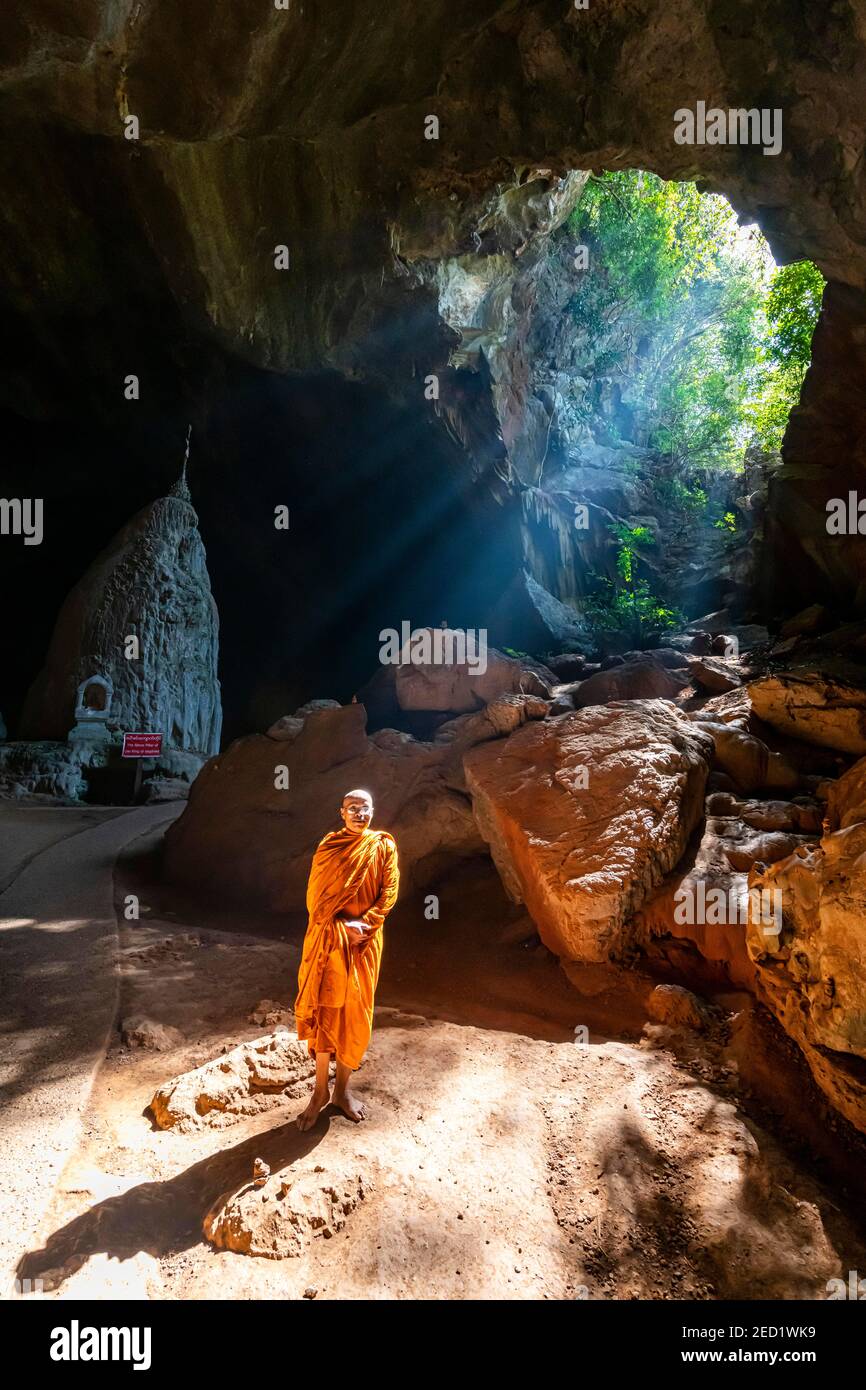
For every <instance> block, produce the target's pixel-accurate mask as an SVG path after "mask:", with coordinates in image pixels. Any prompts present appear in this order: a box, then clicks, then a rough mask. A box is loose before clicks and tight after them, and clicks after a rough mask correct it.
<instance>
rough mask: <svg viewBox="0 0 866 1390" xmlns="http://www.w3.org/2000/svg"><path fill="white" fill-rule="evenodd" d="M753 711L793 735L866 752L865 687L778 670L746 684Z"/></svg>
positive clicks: (813, 674) (847, 750) (819, 675)
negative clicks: (776, 672) (775, 673)
mask: <svg viewBox="0 0 866 1390" xmlns="http://www.w3.org/2000/svg"><path fill="white" fill-rule="evenodd" d="M749 696H750V698H751V701H752V708H753V709H754V711H755V713H756V714H757V715H758V716H759V717H760V718H761V719H763V720H764V722H765V723H766V724H769V725H771V726H772V728H774V729H778V730H779V731H780V732H781V733H783V734H789V735H790V736H791V737H792V738H799V739H804V740H805V741H806V742H807V743H817V744H820V745H821V747H823V748H834V749H836V750H837V751H838V752H840V753H856V754H858V755H861V754H863V753H866V690H863V689H861V688H860V687H858V686H855V685H851V684H849V683H848V682H846V681H842V680H837V679H835V678H834V677H832V676H828V675H824V674H822V673H821V672H818V671H814V672H797V673H791V672H783V673H780V674H778V675H772V676H765V677H764V678H763V680H758V681H753V682H752V684H751V685H750V686H749Z"/></svg>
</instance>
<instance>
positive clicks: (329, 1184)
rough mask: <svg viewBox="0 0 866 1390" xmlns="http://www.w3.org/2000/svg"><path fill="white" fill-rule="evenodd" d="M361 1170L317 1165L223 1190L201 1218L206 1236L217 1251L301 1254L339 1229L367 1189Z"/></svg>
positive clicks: (274, 1256) (272, 1255)
mask: <svg viewBox="0 0 866 1390" xmlns="http://www.w3.org/2000/svg"><path fill="white" fill-rule="evenodd" d="M370 1189H371V1182H370V1178H369V1177H368V1176H365V1175H363V1174H361V1173H357V1172H352V1173H328V1172H325V1171H324V1170H323V1169H322V1168H321V1166H320V1165H317V1166H316V1167H315V1168H312V1169H307V1170H305V1171H301V1172H299V1173H298V1172H295V1171H294V1170H290V1176H288V1177H284V1176H281V1175H280V1174H279V1173H276V1174H272V1175H271V1176H269V1177H268V1178H267V1180H266V1181H265V1182H264V1183H263V1184H257V1183H256V1182H255V1181H254V1182H250V1183H247V1184H245V1185H244V1186H243V1187H242V1188H241V1189H240V1191H237V1192H227V1193H224V1194H223V1195H222V1196H221V1197H220V1198H219V1199H218V1200H217V1201H216V1202H215V1203H214V1205H213V1206H212V1207H211V1209H210V1211H209V1212H208V1214H207V1216H206V1217H205V1219H204V1224H203V1229H204V1234H205V1236H206V1238H207V1239H208V1240H209V1241H210V1242H211V1244H212V1245H215V1246H216V1247H217V1249H219V1250H234V1251H236V1252H237V1253H238V1254H241V1255H258V1256H260V1257H262V1258H264V1259H268V1260H282V1259H286V1258H290V1257H292V1256H296V1255H300V1254H301V1253H302V1251H303V1250H304V1249H305V1248H306V1247H307V1246H308V1245H309V1244H310V1243H311V1241H312V1240H313V1239H314V1238H315V1237H317V1236H321V1237H324V1238H325V1239H327V1238H329V1237H331V1236H334V1235H336V1233H337V1232H338V1231H342V1230H343V1228H344V1226H345V1225H346V1219H347V1218H348V1217H349V1216H350V1215H351V1213H352V1212H353V1211H354V1210H355V1208H356V1207H357V1206H358V1205H359V1204H360V1203H361V1202H363V1200H364V1198H365V1197H366V1196H367V1195H368V1194H369V1192H370Z"/></svg>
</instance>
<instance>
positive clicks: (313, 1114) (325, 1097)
mask: <svg viewBox="0 0 866 1390" xmlns="http://www.w3.org/2000/svg"><path fill="white" fill-rule="evenodd" d="M330 1099H331V1093H330V1091H314V1092H313V1094H312V1095H311V1097H310V1103H309V1105H308V1106H307V1108H306V1110H304V1111H302V1112H301V1114H300V1115H299V1116H298V1129H312V1127H313V1125H314V1124H315V1123H316V1120H317V1119H318V1118H319V1115H320V1114H321V1113H322V1111H323V1110H324V1108H325V1106H326V1105H327V1104H328V1101H329V1100H330Z"/></svg>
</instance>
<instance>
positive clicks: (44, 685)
mask: <svg viewBox="0 0 866 1390" xmlns="http://www.w3.org/2000/svg"><path fill="white" fill-rule="evenodd" d="M178 486H179V485H178ZM188 497H189V494H188V493H186V494H185V495H184V490H178V491H177V492H176V493H175V495H171V496H168V497H160V498H158V499H157V501H155V502H152V503H151V504H150V505H149V506H147V507H145V508H144V509H143V510H142V511H141V512H139V513H138V515H137V516H135V517H133V518H132V520H131V521H129V522H128V523H127V524H126V526H124V527H123V528H122V529H121V530H120V531H119V532H118V534H117V535H116V536H115V537H114V539H113V540H112V541H111V543H110V544H109V546H108V547H107V549H106V550H104V551H103V552H102V554H101V555H100V556H99V557H98V558H97V559H96V560H95V561H94V562H93V564H92V565H91V566H90V568H89V569H88V570H87V572H86V574H85V575H84V576H83V578H82V579H80V580H79V582H78V583H77V584H76V585H75V587H74V588H73V589H72V591H71V593H70V594H69V596H68V597H67V599H66V601H65V603H64V604H63V606H62V608H61V610H60V614H59V616H58V618H57V623H56V625H55V628H54V633H53V636H52V638H51V644H50V646H49V649H48V657H47V660H46V663H45V666H44V668H43V670H42V672H41V673H40V675H39V676H38V677H37V678H36V681H35V682H34V684H33V685H32V686H31V688H30V691H29V693H28V696H27V700H26V702H25V706H24V710H23V713H22V716H21V724H20V730H21V734H22V737H23V738H31V739H62V738H65V737H66V735H67V733H68V731H69V729H70V727H71V725H72V722H73V718H72V716H73V707H74V702H75V697H76V691H77V689H78V687H79V684H80V682H81V681H83V680H85V679H86V678H87V677H89V676H93V675H102V676H106V677H109V678H110V679H111V680H112V681H113V684H114V694H113V699H112V706H111V716H110V720H109V727H113V728H114V729H116V730H118V731H147V732H153V733H162V735H163V743H164V746H165V747H166V748H177V749H186V750H189V751H191V752H195V753H198V754H201V755H204V756H208V755H210V754H211V753H215V752H216V750H217V748H218V747H219V739H220V728H221V723H222V709H221V703H220V686H219V681H218V679H217V645H218V631H219V623H218V618H217V611H216V604H215V603H214V600H213V596H212V594H211V589H210V580H209V578H208V572H207V565H206V561H205V551H204V546H203V544H202V540H201V536H200V535H199V531H198V517H197V516H196V513H195V511H194V509H193V507H192V505H191V503H190V502H189V500H188ZM129 634H135V635H136V636H137V637H138V639H139V643H140V649H141V656H140V659H139V660H127V659H126V658H125V655H124V639H125V638H126V636H127V635H129Z"/></svg>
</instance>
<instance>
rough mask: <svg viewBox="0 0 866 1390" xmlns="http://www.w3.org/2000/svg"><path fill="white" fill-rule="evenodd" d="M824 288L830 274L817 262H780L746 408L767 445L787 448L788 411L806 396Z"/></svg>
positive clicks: (760, 439) (759, 438) (766, 307)
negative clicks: (804, 386)
mask: <svg viewBox="0 0 866 1390" xmlns="http://www.w3.org/2000/svg"><path fill="white" fill-rule="evenodd" d="M823 293H824V277H823V276H822V274H821V272H820V270H818V267H817V266H815V265H813V264H812V262H811V261H796V262H795V263H794V264H793V265H783V266H780V267H779V269H778V270H777V271H776V272H775V274H774V275H773V278H772V281H771V283H770V289H769V292H768V294H767V298H766V303H765V305H764V312H765V317H766V333H765V341H764V343H763V344H762V346H761V349H760V351H759V354H758V371H757V373H756V378H755V383H754V390H753V393H752V397H751V399H750V401H749V402H748V404H747V408H746V419H747V420H748V422H749V424H750V426H751V429H752V431H753V434H754V437H755V439H756V440H757V441H758V442H759V443H760V444H761V446H762V447H763V448H764V449H779V448H780V447H781V444H782V436H783V435H784V433H785V427H786V425H787V423H788V416H789V415H790V413H791V409H792V407H793V406H795V405H796V404H797V401H798V400H799V398H800V388H801V386H802V384H803V377H804V376H805V375H806V369H807V368H808V366H809V360H810V357H811V352H812V334H813V333H814V331H815V324H816V323H817V322H818V315H819V313H820V312H821V298H822V295H823Z"/></svg>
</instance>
